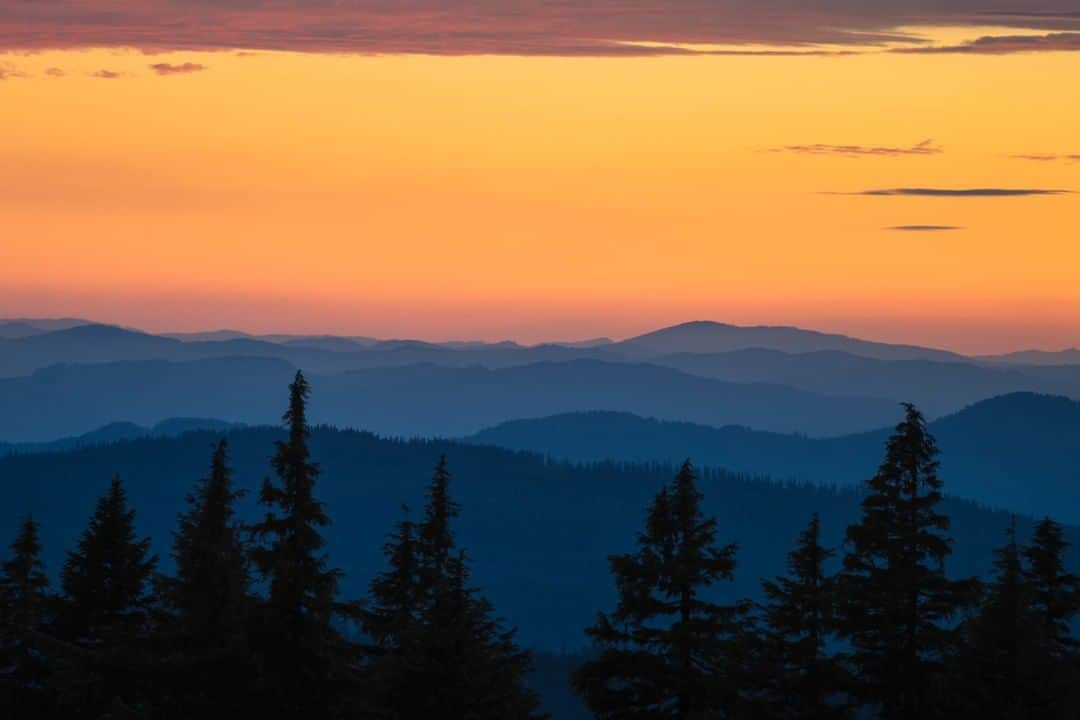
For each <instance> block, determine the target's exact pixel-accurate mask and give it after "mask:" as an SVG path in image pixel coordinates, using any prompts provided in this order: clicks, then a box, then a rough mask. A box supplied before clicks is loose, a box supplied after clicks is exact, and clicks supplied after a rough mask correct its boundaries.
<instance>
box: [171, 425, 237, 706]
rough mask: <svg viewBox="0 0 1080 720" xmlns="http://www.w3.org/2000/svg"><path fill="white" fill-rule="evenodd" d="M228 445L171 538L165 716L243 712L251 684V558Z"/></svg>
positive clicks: (217, 452)
mask: <svg viewBox="0 0 1080 720" xmlns="http://www.w3.org/2000/svg"><path fill="white" fill-rule="evenodd" d="M238 497H239V493H238V492H237V491H235V490H234V489H233V487H232V478H231V474H230V471H229V467H228V443H227V441H226V440H225V439H222V440H220V441H219V442H218V444H217V445H216V446H215V448H214V451H213V455H212V457H211V461H210V472H209V474H208V475H207V476H206V477H205V478H203V479H202V480H200V481H199V483H198V484H197V485H196V487H195V490H194V491H193V492H192V493H190V494H189V495H188V498H187V501H188V508H187V511H186V512H183V513H181V514H180V517H179V523H178V529H177V530H176V532H174V533H173V558H174V559H175V561H176V575H175V576H174V577H169V578H160V579H159V587H160V589H161V592H160V594H161V595H162V599H163V606H164V614H163V616H162V617H161V618H160V627H159V631H158V633H157V637H156V640H157V644H158V650H157V654H158V656H159V657H160V658H165V659H166V660H167V661H163V662H162V663H160V665H161V667H160V676H159V678H158V679H157V680H156V684H157V686H158V692H157V699H158V703H159V705H160V707H159V711H160V713H161V717H162V718H185V719H186V718H190V717H202V716H206V715H208V714H211V713H214V712H216V713H222V714H224V713H226V712H228V713H231V714H234V713H239V712H241V711H243V710H244V709H245V708H247V707H250V704H249V703H248V702H246V701H244V700H243V696H244V694H245V693H247V692H250V691H251V689H252V687H253V685H252V683H253V678H252V673H251V671H250V667H251V663H250V656H251V652H250V648H249V646H248V643H247V634H246V631H247V629H248V628H247V620H248V611H249V610H250V609H251V602H250V598H249V597H248V584H249V577H248V561H247V557H246V548H245V547H244V544H243V542H242V540H241V537H240V529H239V527H238V525H237V523H236V521H235V519H234V504H235V502H236V500H237V498H238Z"/></svg>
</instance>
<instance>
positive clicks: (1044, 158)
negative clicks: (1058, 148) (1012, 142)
mask: <svg viewBox="0 0 1080 720" xmlns="http://www.w3.org/2000/svg"><path fill="white" fill-rule="evenodd" d="M1009 157H1011V158H1014V159H1016V160H1032V161H1034V162H1059V161H1062V160H1064V161H1066V162H1080V153H1066V154H1053V153H1045V154H1044V153H1026V154H1019V155H1010V156H1009Z"/></svg>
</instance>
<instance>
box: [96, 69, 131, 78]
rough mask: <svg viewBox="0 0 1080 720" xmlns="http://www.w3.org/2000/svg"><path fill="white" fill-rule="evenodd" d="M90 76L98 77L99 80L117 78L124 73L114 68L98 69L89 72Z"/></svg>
mask: <svg viewBox="0 0 1080 720" xmlns="http://www.w3.org/2000/svg"><path fill="white" fill-rule="evenodd" d="M90 77H94V78H99V79H101V80H118V79H119V78H122V77H124V73H122V72H117V71H115V70H98V71H96V72H92V73H90Z"/></svg>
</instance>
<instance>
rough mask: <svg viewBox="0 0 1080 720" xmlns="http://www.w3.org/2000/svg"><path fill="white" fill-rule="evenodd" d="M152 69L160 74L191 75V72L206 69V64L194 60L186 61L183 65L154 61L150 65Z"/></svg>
mask: <svg viewBox="0 0 1080 720" xmlns="http://www.w3.org/2000/svg"><path fill="white" fill-rule="evenodd" d="M150 69H151V70H153V71H154V72H155V73H157V74H158V75H190V74H191V73H197V72H202V71H203V70H205V69H206V66H205V65H200V64H199V63H193V62H186V63H183V64H181V65H170V64H169V63H154V64H153V65H151V66H150Z"/></svg>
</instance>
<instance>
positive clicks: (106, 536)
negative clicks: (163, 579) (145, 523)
mask: <svg viewBox="0 0 1080 720" xmlns="http://www.w3.org/2000/svg"><path fill="white" fill-rule="evenodd" d="M149 552H150V538H143V539H141V540H140V539H137V538H136V535H135V511H134V510H133V509H129V508H128V505H127V493H126V492H125V490H124V486H123V484H122V483H121V482H120V478H119V477H114V478H113V480H112V482H111V483H110V485H109V491H108V492H107V493H106V494H105V496H104V497H102V498H101V499H100V500H99V501H98V503H97V507H96V509H95V510H94V514H93V515H92V516H91V518H90V524H89V526H88V527H87V528H86V530H85V531H84V532H83V535H82V537H81V538H80V539H79V543H78V546H77V548H76V549H75V550H74V551H72V552H69V553H68V556H67V560H66V562H65V563H64V567H63V570H62V572H61V575H60V581H61V588H62V589H63V595H64V598H63V599H64V608H63V622H62V624H63V627H64V629H65V630H66V632H67V633H68V634H69V635H70V636H71V637H74V638H80V639H88V640H91V641H95V642H96V641H101V640H102V639H103V638H102V637H100V636H99V635H98V633H100V632H106V633H110V634H111V633H113V632H117V631H121V632H124V633H127V632H133V631H136V630H137V629H138V628H139V627H140V626H141V625H143V624H144V623H145V621H146V619H147V611H148V609H149V607H150V603H151V601H152V595H151V592H150V583H149V581H150V577H151V575H152V573H153V571H154V568H155V567H156V565H157V558H156V557H153V556H150V555H149Z"/></svg>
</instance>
